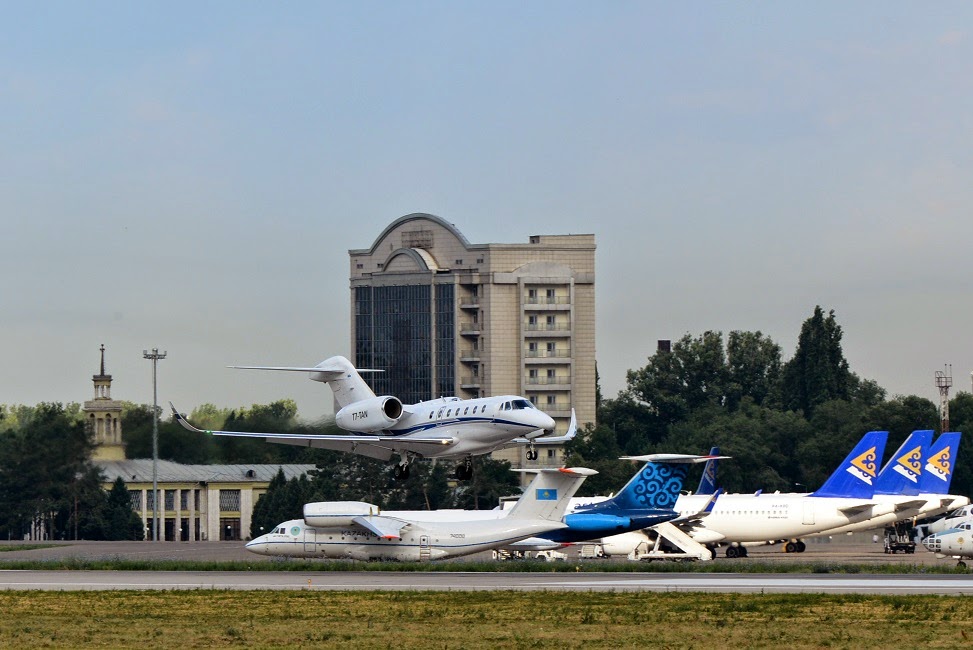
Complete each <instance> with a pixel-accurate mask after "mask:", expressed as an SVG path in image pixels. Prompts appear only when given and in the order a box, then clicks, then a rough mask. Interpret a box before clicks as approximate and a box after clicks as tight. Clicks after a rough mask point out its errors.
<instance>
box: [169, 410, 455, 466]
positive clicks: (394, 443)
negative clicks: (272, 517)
mask: <svg viewBox="0 0 973 650" xmlns="http://www.w3.org/2000/svg"><path fill="white" fill-rule="evenodd" d="M169 406H170V407H171V408H172V417H173V419H174V420H175V421H176V422H178V423H179V424H180V425H182V427H183V428H185V429H187V430H189V431H193V432H195V433H208V434H210V435H213V436H230V437H237V438H262V439H263V440H266V441H267V442H277V443H282V444H286V445H298V446H301V447H314V448H317V449H332V450H335V451H349V452H352V453H356V454H361V455H363V456H368V457H370V458H377V459H379V460H388V459H389V458H391V457H392V454H394V453H401V452H406V451H408V452H412V453H414V454H416V455H417V456H420V457H423V456H426V455H427V454H436V453H438V452H441V451H442V450H443V449H445V448H447V447H450V446H452V445H455V444H456V438H454V437H452V436H421V437H419V436H380V435H356V434H338V435H323V434H322V435H315V434H307V433H300V434H298V433H257V432H251V431H211V430H204V429H199V428H197V427H194V426H193V425H192V424H191V423H190V422H189V420H187V419H186V418H185V417H184V416H183V415H182V414H180V413H179V412H178V411H177V410H176V407H175V406H173V405H172V403H170V404H169Z"/></svg>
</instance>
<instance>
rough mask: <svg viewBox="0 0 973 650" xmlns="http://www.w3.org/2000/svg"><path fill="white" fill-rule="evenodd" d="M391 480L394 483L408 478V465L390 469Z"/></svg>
mask: <svg viewBox="0 0 973 650" xmlns="http://www.w3.org/2000/svg"><path fill="white" fill-rule="evenodd" d="M392 478H394V479H395V480H396V481H404V480H406V479H407V478H409V466H408V465H396V466H395V467H393V468H392Z"/></svg>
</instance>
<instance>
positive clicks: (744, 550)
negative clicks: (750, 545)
mask: <svg viewBox="0 0 973 650" xmlns="http://www.w3.org/2000/svg"><path fill="white" fill-rule="evenodd" d="M737 550H739V551H740V557H747V554H748V551H747V547H746V546H741V547H740V548H739V549H737Z"/></svg>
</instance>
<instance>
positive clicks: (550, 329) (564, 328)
mask: <svg viewBox="0 0 973 650" xmlns="http://www.w3.org/2000/svg"><path fill="white" fill-rule="evenodd" d="M524 334H525V335H526V336H531V337H537V336H547V337H553V336H571V325H570V324H568V323H534V324H530V323H528V324H526V325H524Z"/></svg>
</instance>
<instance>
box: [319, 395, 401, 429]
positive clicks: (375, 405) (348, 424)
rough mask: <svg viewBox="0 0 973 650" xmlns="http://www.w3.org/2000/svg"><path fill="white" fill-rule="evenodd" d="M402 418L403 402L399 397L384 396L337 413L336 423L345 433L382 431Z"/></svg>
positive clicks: (364, 401)
mask: <svg viewBox="0 0 973 650" xmlns="http://www.w3.org/2000/svg"><path fill="white" fill-rule="evenodd" d="M401 417H402V402H401V401H399V398H397V397H391V396H389V395H383V396H382V397H372V398H369V399H365V400H362V401H360V402H355V403H354V404H349V405H348V406H346V407H344V408H343V409H341V410H340V411H338V412H337V413H335V416H334V421H335V424H337V425H338V426H339V427H341V428H342V429H344V430H345V431H362V432H366V431H381V430H383V429H388V428H389V427H390V426H392V425H393V424H395V423H396V422H398V421H399V418H401Z"/></svg>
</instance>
